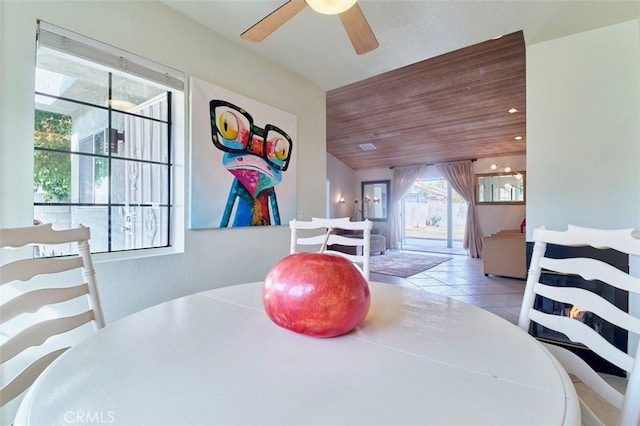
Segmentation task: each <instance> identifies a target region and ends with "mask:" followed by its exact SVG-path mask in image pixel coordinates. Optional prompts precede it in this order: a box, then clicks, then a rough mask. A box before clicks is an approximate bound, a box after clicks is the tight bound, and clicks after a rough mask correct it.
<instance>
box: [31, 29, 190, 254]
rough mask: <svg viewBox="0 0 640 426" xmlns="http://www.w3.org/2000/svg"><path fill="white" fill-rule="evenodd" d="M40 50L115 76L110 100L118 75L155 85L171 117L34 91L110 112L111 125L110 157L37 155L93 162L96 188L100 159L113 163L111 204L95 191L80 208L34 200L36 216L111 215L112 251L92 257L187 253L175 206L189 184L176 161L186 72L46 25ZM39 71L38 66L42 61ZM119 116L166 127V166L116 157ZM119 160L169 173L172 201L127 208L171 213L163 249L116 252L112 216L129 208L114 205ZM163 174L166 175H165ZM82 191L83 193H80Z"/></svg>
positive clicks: (158, 246)
mask: <svg viewBox="0 0 640 426" xmlns="http://www.w3.org/2000/svg"><path fill="white" fill-rule="evenodd" d="M37 44H38V46H37V47H40V46H41V45H43V46H45V47H47V48H50V49H53V50H57V51H59V52H62V53H63V54H69V55H73V56H76V57H79V58H81V59H83V60H85V61H89V62H91V63H93V64H95V65H96V66H98V67H100V68H102V69H106V70H107V72H108V74H109V83H108V85H109V94H108V98H111V85H112V77H113V75H114V74H113V73H118V75H122V74H125V75H129V76H134V77H135V78H136V79H138V80H143V81H145V82H147V83H152V84H154V85H157V86H159V88H160V94H161V95H162V93H164V94H165V95H166V117H165V119H164V120H162V119H156V118H154V117H149V116H145V115H142V114H136V113H135V112H129V111H125V110H123V109H118V108H117V107H116V106H114V105H112V102H111V99H109V101H108V104H107V105H99V104H96V103H90V102H85V101H82V100H79V99H70V98H66V97H64V96H62V95H60V96H54V95H52V94H50V93H49V94H48V93H42V92H39V91H37V90H36V91H34V93H35V95H36V96H46V97H49V98H54V99H57V100H62V101H65V102H73V103H79V104H83V106H86V107H89V108H96V109H97V110H103V111H106V113H107V115H108V120H107V125H106V127H105V128H104V129H102V130H100V131H99V132H103V133H104V135H105V136H106V137H107V140H106V141H105V144H106V145H107V147H108V152H105V153H95V152H93V153H84V152H81V151H82V149H81V148H80V147H79V146H77V147H76V148H75V149H73V147H72V146H70V147H69V149H68V150H66V149H60V150H58V149H50V148H39V147H37V146H36V143H35V141H34V155H35V153H36V152H37V151H50V152H58V153H62V154H63V155H69V156H70V157H73V156H77V157H78V158H81V157H90V158H91V161H92V162H93V163H94V164H93V167H92V169H93V172H92V173H93V176H92V182H94V185H95V161H96V160H98V159H100V158H103V159H105V160H106V162H107V167H108V181H109V187H108V191H107V194H108V195H107V202H106V203H102V202H96V201H95V186H94V193H93V202H92V203H86V202H81V199H80V196H79V195H78V197H77V198H78V199H77V202H51V201H48V202H40V201H37V200H35V199H34V213H35V209H36V208H38V207H42V206H52V205H53V206H68V207H70V208H72V207H78V208H87V207H106V208H107V210H108V213H107V216H106V217H107V220H106V223H104V225H105V227H107V228H109V229H108V237H107V247H106V250H104V249H101V250H99V251H98V250H97V249H96V245H95V244H92V252H93V253H95V254H97V255H106V256H110V257H111V255H112V254H115V253H121V254H125V256H126V255H127V254H129V253H131V252H138V255H142V256H146V255H152V254H164V253H172V252H177V251H182V250H183V249H184V247H183V245H184V241H183V239H184V234H183V232H182V231H181V230H180V227H179V226H176V224H177V223H180V222H179V220H178V221H176V214H175V213H174V210H175V205H176V204H175V200H174V196H175V193H176V191H175V187H176V185H177V183H179V182H181V181H183V180H184V176H182V177H178V179H177V180H176V177H175V167H176V163H175V159H174V152H175V148H176V147H175V140H176V139H179V140H180V141H181V143H180V144H179V145H183V143H184V142H183V138H182V137H178V138H175V137H174V136H175V135H177V130H179V129H182V128H183V126H184V123H183V121H184V114H180V113H182V112H183V108H182V107H180V102H184V95H185V94H184V74H183V73H182V72H180V71H177V70H174V69H171V68H169V67H166V66H164V65H161V64H157V63H155V62H152V61H149V60H147V59H144V58H141V57H139V56H137V55H133V54H131V53H129V52H126V51H123V50H121V49H117V48H115V47H113V46H109V45H107V44H104V43H101V42H99V41H96V40H93V39H90V38H87V37H84V36H81V35H79V34H76V33H72V32H70V31H67V30H64V29H62V28H59V27H56V26H53V25H51V24H48V23H46V22H44V21H38V32H37ZM34 66H37V61H36V64H35V65H34ZM163 101H165V100H163ZM174 103H176V104H177V105H178V108H177V110H178V111H176V110H174V108H173V104H174ZM37 109H38V108H37V104H36V106H35V107H34V111H35V110H37ZM113 113H117V114H122V115H123V117H126V116H129V117H134V119H135V120H145V121H153V122H157V123H159V124H160V125H161V126H165V127H164V129H165V132H166V133H165V136H164V138H165V140H163V142H162V146H163V147H164V148H165V149H166V155H165V156H166V161H155V160H153V159H144V158H129V157H127V156H126V155H113V154H112V150H111V147H112V144H113V143H114V141H112V140H111V138H112V132H111V131H109V130H110V129H112V128H115V126H113V122H112V114H113ZM174 120H177V121H178V123H177V124H178V125H177V126H175V125H174ZM116 131H117V129H116ZM99 132H98V133H99ZM89 133H91V132H89ZM95 133H96V132H93V133H91V136H92V138H94V144H95ZM89 136H90V135H89V134H85V135H82V136H80V137H79V138H81V139H85V138H86V137H89ZM165 141H166V142H165ZM78 143H79V140H78ZM115 143H117V142H115ZM165 143H166V147H165V145H164V144H165ZM94 151H95V149H94ZM182 156H183V155H182V154H180V153H179V157H180V163H182V161H183V159H182ZM114 160H115V161H121V162H122V164H123V165H125V166H124V167H128V165H129V163H130V162H135V163H136V164H137V165H138V166H140V165H145V164H146V165H148V167H155V166H157V167H158V169H157V170H158V171H157V172H156V173H161V174H162V173H165V172H166V175H165V177H164V179H166V183H163V185H165V184H166V186H165V192H166V195H165V194H162V195H161V198H162V199H163V200H166V203H157V202H152V203H145V202H143V201H142V200H140V201H139V202H136V203H135V204H129V203H126V206H127V208H129V206H131V207H134V208H137V209H139V210H140V212H143V209H147V211H150V210H152V209H154V208H155V209H158V208H162V209H166V210H163V212H166V216H165V217H164V218H163V223H162V224H161V228H163V229H160V230H159V231H158V232H164V231H165V229H164V227H165V226H166V235H164V236H163V237H162V238H161V239H160V241H161V243H160V244H154V245H151V246H142V247H140V246H135V247H124V248H122V247H115V248H114V247H113V244H112V237H111V235H112V230H113V229H114V227H116V226H118V225H117V224H116V223H114V221H113V220H112V214H113V213H112V211H113V209H117V208H122V207H123V204H124V202H122V201H121V202H115V201H113V200H112V183H111V182H112V179H114V176H113V175H112V162H113V161H114ZM138 166H136V167H138ZM163 168H164V169H163ZM162 170H165V172H162ZM78 173H80V171H78ZM71 180H72V182H75V183H72V185H76V186H79V185H80V181H79V179H76V178H74V177H73V175H72V177H71ZM77 189H78V190H79V187H78V188H77ZM178 193H179V194H182V197H184V193H183V191H181V190H179V191H178ZM179 203H180V202H179ZM147 204H148V205H147ZM34 216H35V214H34ZM178 216H179V217H184V212H181V213H179V214H178ZM71 225H74V224H73V223H70V226H71ZM177 238H178V240H177ZM176 242H178V245H177V246H176V245H175V244H176ZM140 252H145V253H144V254H143V253H140ZM118 257H121V256H118ZM127 257H128V256H127Z"/></svg>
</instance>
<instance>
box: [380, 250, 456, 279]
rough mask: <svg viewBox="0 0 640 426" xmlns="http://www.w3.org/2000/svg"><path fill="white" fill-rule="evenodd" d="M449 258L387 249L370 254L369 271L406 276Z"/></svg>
mask: <svg viewBox="0 0 640 426" xmlns="http://www.w3.org/2000/svg"><path fill="white" fill-rule="evenodd" d="M449 259H451V258H450V257H447V256H431V255H428V254H419V253H407V252H403V251H396V250H388V251H387V252H386V253H385V254H378V255H374V256H371V258H370V261H369V271H370V272H375V273H378V274H385V275H394V276H396V277H402V278H407V277H410V276H412V275H415V274H418V273H420V272H423V271H426V270H428V269H430V268H433V267H434V266H436V265H439V264H441V263H442V262H446V261H447V260H449Z"/></svg>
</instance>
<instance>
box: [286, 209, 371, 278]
mask: <svg viewBox="0 0 640 426" xmlns="http://www.w3.org/2000/svg"><path fill="white" fill-rule="evenodd" d="M289 227H290V228H291V250H290V253H296V252H298V251H303V250H302V248H301V247H299V246H307V250H306V251H310V250H308V249H310V248H311V246H315V247H316V251H320V249H321V248H322V247H323V244H324V245H325V246H326V247H327V249H326V250H324V252H325V253H334V254H338V255H340V256H343V257H345V258H347V259H349V260H351V261H352V262H353V263H355V264H356V266H358V265H361V266H360V267H361V270H362V272H363V274H364V276H365V278H366V279H367V281H369V259H370V257H371V229H372V228H373V222H371V221H370V220H368V219H367V220H364V221H360V222H351V221H350V220H349V218H348V217H343V218H335V219H325V218H315V217H314V218H312V219H311V221H301V220H295V219H294V220H292V221H291V222H289ZM329 229H331V231H332V232H331V233H329V234H328V238H327V231H328V230H329ZM337 229H342V230H349V231H361V232H359V233H358V234H353V235H350V236H348V237H347V236H344V235H338V234H335V233H334V232H333V230H337ZM299 231H301V232H299ZM334 244H339V245H342V246H349V247H354V248H355V250H354V251H355V254H348V253H344V252H341V251H337V250H334V249H330V248H328V247H329V246H332V245H334Z"/></svg>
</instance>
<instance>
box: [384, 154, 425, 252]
mask: <svg viewBox="0 0 640 426" xmlns="http://www.w3.org/2000/svg"><path fill="white" fill-rule="evenodd" d="M425 167H426V165H424V164H423V165H419V166H406V167H395V168H394V169H393V180H392V181H391V216H390V217H389V246H390V247H391V248H399V247H400V238H401V236H402V230H401V229H400V225H401V224H402V220H401V218H400V212H401V211H402V205H401V204H400V203H401V202H402V197H404V194H406V192H407V191H408V190H409V189H410V188H411V185H413V182H415V181H416V179H418V178H419V177H420V175H421V174H422V172H423V171H424V168H425Z"/></svg>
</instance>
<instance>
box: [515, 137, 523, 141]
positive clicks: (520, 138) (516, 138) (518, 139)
mask: <svg viewBox="0 0 640 426" xmlns="http://www.w3.org/2000/svg"><path fill="white" fill-rule="evenodd" d="M514 139H515V140H517V141H521V140H522V136H516V137H515V138H514Z"/></svg>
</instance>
